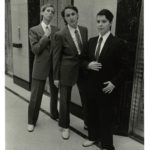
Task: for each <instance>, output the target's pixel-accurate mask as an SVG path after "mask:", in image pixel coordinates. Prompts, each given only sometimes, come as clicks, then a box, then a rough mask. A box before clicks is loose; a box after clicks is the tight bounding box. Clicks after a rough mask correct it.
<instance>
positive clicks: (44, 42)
mask: <svg viewBox="0 0 150 150" xmlns="http://www.w3.org/2000/svg"><path fill="white" fill-rule="evenodd" d="M41 14H42V16H43V20H42V22H41V24H40V25H38V26H35V27H33V28H31V29H30V34H29V38H30V43H31V48H32V51H33V53H34V54H35V59H34V65H33V73H32V88H31V99H30V104H29V111H28V131H33V130H34V127H35V125H36V121H37V118H38V114H39V109H40V104H41V100H42V95H43V91H44V86H45V81H46V77H47V76H48V75H50V76H49V77H50V90H51V106H52V107H51V110H50V111H51V114H52V118H54V119H57V118H58V116H59V126H60V127H62V138H63V139H69V136H70V135H69V124H70V117H69V114H70V110H69V103H70V101H71V91H72V87H73V85H74V84H77V86H78V89H79V93H80V97H81V101H82V105H83V109H85V108H86V107H87V108H86V111H85V110H84V113H85V114H84V116H87V118H86V119H85V124H87V125H88V138H89V139H88V140H87V141H85V142H84V143H83V146H85V147H88V146H91V145H93V144H94V143H95V142H97V141H100V142H101V143H102V148H103V150H115V148H114V145H113V134H112V118H113V116H112V115H113V107H114V106H115V103H116V93H117V90H118V88H119V86H120V85H121V84H122V83H123V81H124V79H125V77H126V74H127V67H128V64H127V63H128V61H127V56H126V49H125V47H126V46H125V44H124V42H123V41H122V40H120V39H119V38H117V37H115V36H113V35H112V34H111V26H112V21H113V14H112V13H111V12H110V11H109V10H107V9H103V10H101V11H100V12H98V13H97V16H96V22H97V29H98V31H99V35H98V36H96V37H93V38H91V39H90V40H89V42H88V31H87V28H86V27H83V26H79V25H78V18H79V14H78V9H77V8H76V7H75V6H67V7H65V8H64V9H63V11H62V14H61V15H62V17H63V19H64V21H65V23H66V26H65V27H64V29H62V30H61V31H58V29H57V28H56V27H54V26H51V25H50V22H51V20H52V18H53V15H54V8H53V6H52V5H45V6H43V7H42V9H41ZM47 27H48V28H47ZM57 31H58V32H57ZM54 34H55V35H54ZM52 68H53V70H52ZM83 68H84V69H86V70H87V71H88V73H87V74H86V78H87V80H85V76H84V74H83V72H82V71H83V70H84V69H83ZM82 69H83V70H82ZM59 87H60V109H59V115H58V111H57V95H58V88H59ZM86 113H87V114H86ZM86 120H87V121H86Z"/></svg>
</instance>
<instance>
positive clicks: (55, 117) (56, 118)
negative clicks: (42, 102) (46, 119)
mask: <svg viewBox="0 0 150 150" xmlns="http://www.w3.org/2000/svg"><path fill="white" fill-rule="evenodd" d="M50 117H51V119H53V120H58V118H59V117H58V115H57V116H54V115H52V114H50Z"/></svg>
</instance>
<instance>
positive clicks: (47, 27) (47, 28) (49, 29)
mask: <svg viewBox="0 0 150 150" xmlns="http://www.w3.org/2000/svg"><path fill="white" fill-rule="evenodd" d="M46 30H48V31H49V32H51V28H49V26H46ZM48 38H49V39H50V35H49V37H48Z"/></svg>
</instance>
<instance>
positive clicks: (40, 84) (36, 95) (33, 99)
mask: <svg viewBox="0 0 150 150" xmlns="http://www.w3.org/2000/svg"><path fill="white" fill-rule="evenodd" d="M44 87H45V80H38V79H32V85H31V96H30V102H29V107H28V124H33V125H36V122H37V119H38V116H39V110H40V106H41V101H42V96H43V92H44Z"/></svg>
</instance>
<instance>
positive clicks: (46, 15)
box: [42, 7, 54, 22]
mask: <svg viewBox="0 0 150 150" xmlns="http://www.w3.org/2000/svg"><path fill="white" fill-rule="evenodd" d="M42 16H43V20H45V21H47V22H50V21H51V20H52V19H53V16H54V8H53V7H47V8H46V9H45V10H44V11H43V12H42Z"/></svg>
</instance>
